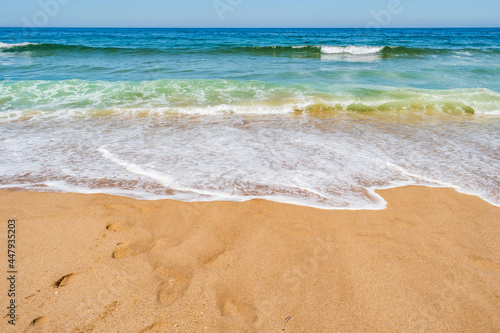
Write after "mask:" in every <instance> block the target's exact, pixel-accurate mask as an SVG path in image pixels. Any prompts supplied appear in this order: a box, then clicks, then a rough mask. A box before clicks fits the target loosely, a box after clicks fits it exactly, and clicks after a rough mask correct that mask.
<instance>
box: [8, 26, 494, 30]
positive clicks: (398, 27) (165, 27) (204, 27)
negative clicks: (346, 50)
mask: <svg viewBox="0 0 500 333" xmlns="http://www.w3.org/2000/svg"><path fill="white" fill-rule="evenodd" d="M6 28H10V29H33V30H37V29H368V30H382V29H499V28H500V26H397V27H374V28H371V27H370V28H367V27H356V26H339V27H206V26H200V27H196V26H192V27H187V26H186V27H184V26H173V27H168V26H159V27H151V26H131V27H126V26H116V27H114V26H108V27H106V26H46V27H19V26H0V29H6Z"/></svg>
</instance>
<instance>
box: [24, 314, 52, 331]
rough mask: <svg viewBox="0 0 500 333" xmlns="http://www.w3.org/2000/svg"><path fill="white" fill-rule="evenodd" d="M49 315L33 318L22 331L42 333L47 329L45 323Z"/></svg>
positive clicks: (47, 321)
mask: <svg viewBox="0 0 500 333" xmlns="http://www.w3.org/2000/svg"><path fill="white" fill-rule="evenodd" d="M49 321H50V320H49V317H46V316H42V317H38V318H36V319H34V320H33V321H32V322H31V323H30V325H29V326H28V328H27V329H26V330H25V331H24V332H25V333H44V332H46V330H47V324H48V323H49Z"/></svg>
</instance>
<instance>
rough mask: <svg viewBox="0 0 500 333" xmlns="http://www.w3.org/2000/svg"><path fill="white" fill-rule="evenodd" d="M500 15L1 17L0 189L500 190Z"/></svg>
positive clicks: (375, 200) (182, 195)
mask: <svg viewBox="0 0 500 333" xmlns="http://www.w3.org/2000/svg"><path fill="white" fill-rule="evenodd" d="M499 42H500V29H382V30H365V29H359V30H354V29H295V30H291V29H267V30H266V29H220V30H217V29H201V30H200V29H41V30H38V31H35V32H29V33H27V32H25V31H23V30H20V29H0V75H1V78H2V81H0V126H1V127H2V131H1V133H0V155H1V157H2V163H1V165H0V187H4V188H10V187H13V186H15V187H20V188H28V189H36V190H55V191H72V192H106V193H114V194H121V195H126V196H133V197H138V198H147V199H156V198H172V199H180V200H246V199H251V198H266V199H270V200H275V201H280V202H288V203H295V204H301V205H308V206H314V207H321V208H330V209H331V208H349V209H359V208H372V209H376V208H383V207H384V205H385V203H384V201H383V200H382V199H381V198H380V197H379V196H378V195H376V194H375V193H374V192H373V190H374V189H376V188H384V187H392V186H401V185H407V184H426V185H431V186H453V187H455V188H456V189H457V190H459V191H461V192H465V193H471V194H476V195H479V196H481V197H482V198H484V199H486V200H488V201H489V202H491V203H493V204H497V205H498V204H500V193H499V191H498V188H499V187H500V172H499V170H500V154H499V152H500V151H499V146H500V135H499V133H500V93H499V91H500V80H499V77H500V61H499V60H500V43H499Z"/></svg>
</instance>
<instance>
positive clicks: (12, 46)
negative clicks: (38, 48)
mask: <svg viewBox="0 0 500 333" xmlns="http://www.w3.org/2000/svg"><path fill="white" fill-rule="evenodd" d="M28 45H39V44H36V43H28V42H24V43H14V44H9V43H2V42H0V50H2V49H16V48H19V47H24V46H28Z"/></svg>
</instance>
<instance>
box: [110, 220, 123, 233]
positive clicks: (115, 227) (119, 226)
mask: <svg viewBox="0 0 500 333" xmlns="http://www.w3.org/2000/svg"><path fill="white" fill-rule="evenodd" d="M106 229H108V230H109V231H115V232H121V231H123V230H125V226H124V225H123V223H121V222H111V223H109V224H108V226H107V227H106Z"/></svg>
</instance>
